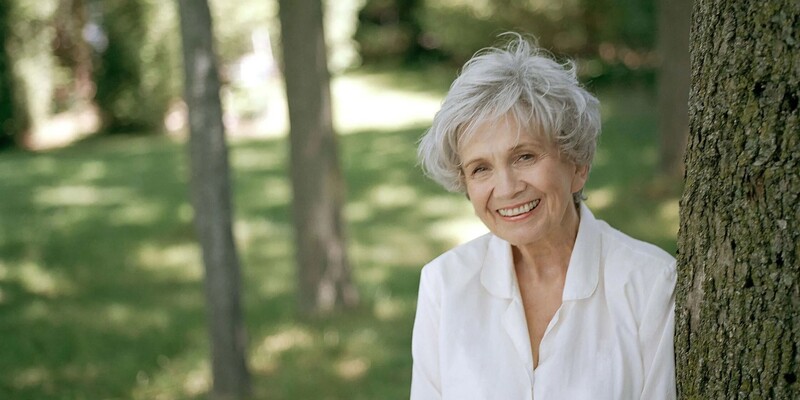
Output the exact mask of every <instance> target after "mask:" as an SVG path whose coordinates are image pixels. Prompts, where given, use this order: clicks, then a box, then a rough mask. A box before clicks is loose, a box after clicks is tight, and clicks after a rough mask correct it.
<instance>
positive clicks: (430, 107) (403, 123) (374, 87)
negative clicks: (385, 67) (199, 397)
mask: <svg viewBox="0 0 800 400" xmlns="http://www.w3.org/2000/svg"><path fill="white" fill-rule="evenodd" d="M331 90H332V92H333V105H334V113H333V115H334V123H335V126H336V128H337V129H338V130H339V131H340V132H341V133H345V134H346V133H348V132H355V131H361V130H365V129H392V130H395V129H402V128H406V127H410V126H417V125H420V124H428V123H430V121H431V120H432V119H433V116H434V114H436V111H438V110H439V107H440V105H441V102H442V97H441V96H436V95H431V94H427V93H414V92H408V91H402V90H398V89H396V88H393V87H389V86H385V85H381V84H380V83H379V82H378V81H376V80H370V79H368V78H367V79H364V78H362V77H351V76H347V75H344V76H340V77H338V78H337V79H334V80H333V82H332V88H331Z"/></svg>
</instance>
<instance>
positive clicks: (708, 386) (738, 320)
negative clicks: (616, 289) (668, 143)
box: [675, 0, 800, 399]
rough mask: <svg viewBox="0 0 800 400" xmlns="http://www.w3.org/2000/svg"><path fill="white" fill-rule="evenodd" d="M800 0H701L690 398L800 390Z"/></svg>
mask: <svg viewBox="0 0 800 400" xmlns="http://www.w3.org/2000/svg"><path fill="white" fill-rule="evenodd" d="M798 26H800V3H798V2H797V1H796V0H766V1H758V2H753V1H748V0H698V2H697V4H696V7H695V9H694V14H693V25H692V44H691V57H692V79H691V82H692V89H691V94H690V136H689V142H688V149H687V157H686V168H687V171H686V186H685V192H684V194H683V197H682V199H681V211H680V218H681V228H680V233H679V237H678V249H679V255H678V265H679V280H678V289H677V300H676V304H677V305H676V342H675V345H676V357H677V367H678V369H677V379H678V394H679V397H680V398H682V399H701V398H702V399H743V398H748V399H751V398H752V399H789V398H797V396H798V393H800V384H798V382H797V379H798V374H800V173H799V172H800V135H799V134H798V132H800V130H799V129H798V122H799V121H798V119H799V117H798V96H799V95H800V77H799V76H798V75H800V73H799V71H800V57H798V54H800V48H799V46H800V35H798Z"/></svg>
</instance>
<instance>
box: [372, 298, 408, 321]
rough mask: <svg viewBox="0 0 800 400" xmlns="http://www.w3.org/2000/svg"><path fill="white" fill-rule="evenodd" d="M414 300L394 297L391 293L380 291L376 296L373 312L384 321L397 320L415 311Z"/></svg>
mask: <svg viewBox="0 0 800 400" xmlns="http://www.w3.org/2000/svg"><path fill="white" fill-rule="evenodd" d="M415 304H416V303H414V302H413V300H411V299H408V298H398V297H393V296H392V294H391V292H387V291H379V292H378V293H377V294H376V296H375V305H374V307H373V312H374V313H375V316H376V317H377V318H378V319H380V320H383V321H389V320H397V319H400V318H402V317H403V316H405V315H408V314H409V313H410V312H412V311H413V310H414V307H415Z"/></svg>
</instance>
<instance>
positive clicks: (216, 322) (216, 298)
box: [178, 0, 250, 399]
mask: <svg viewBox="0 0 800 400" xmlns="http://www.w3.org/2000/svg"><path fill="white" fill-rule="evenodd" d="M178 4H179V12H180V21H181V23H180V25H181V36H182V38H183V60H184V62H183V64H184V71H185V81H184V84H185V86H184V92H185V95H184V97H185V99H186V103H187V105H188V108H189V129H190V138H189V159H190V171H191V179H190V187H191V200H192V205H193V207H194V215H195V226H196V229H197V234H198V236H199V238H200V245H201V247H202V252H203V263H204V265H205V272H206V277H205V288H206V289H205V292H206V303H207V307H208V313H207V314H208V327H209V332H210V333H211V352H212V374H213V377H214V387H213V389H212V398H214V399H241V398H243V397H245V396H246V395H247V394H248V393H249V391H250V378H249V374H248V371H247V362H246V359H245V350H246V348H247V339H246V333H245V327H244V323H243V321H242V308H241V304H240V294H239V293H240V280H241V279H240V272H239V259H238V256H237V254H236V247H235V245H234V239H233V233H232V231H231V225H232V223H231V214H232V210H231V209H232V206H231V191H230V178H229V172H228V169H229V168H228V149H227V146H226V144H225V128H224V126H223V124H222V105H221V103H220V97H219V90H220V81H219V73H218V70H217V62H216V55H215V54H214V48H213V42H214V40H213V39H214V38H213V34H212V25H211V14H210V12H209V9H208V3H206V0H180V1H179V3H178Z"/></svg>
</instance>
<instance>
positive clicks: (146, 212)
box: [108, 201, 164, 226]
mask: <svg viewBox="0 0 800 400" xmlns="http://www.w3.org/2000/svg"><path fill="white" fill-rule="evenodd" d="M163 207H164V206H163V204H161V203H158V202H144V201H140V202H132V204H128V205H125V206H122V207H119V208H116V209H114V210H111V211H110V212H109V216H108V220H109V222H111V223H112V224H114V225H143V226H149V225H152V224H154V223H156V222H158V220H159V219H161V213H162V212H164V209H163Z"/></svg>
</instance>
